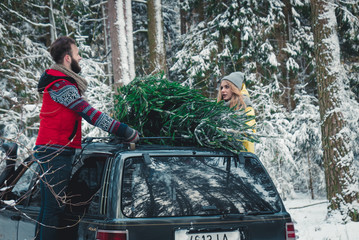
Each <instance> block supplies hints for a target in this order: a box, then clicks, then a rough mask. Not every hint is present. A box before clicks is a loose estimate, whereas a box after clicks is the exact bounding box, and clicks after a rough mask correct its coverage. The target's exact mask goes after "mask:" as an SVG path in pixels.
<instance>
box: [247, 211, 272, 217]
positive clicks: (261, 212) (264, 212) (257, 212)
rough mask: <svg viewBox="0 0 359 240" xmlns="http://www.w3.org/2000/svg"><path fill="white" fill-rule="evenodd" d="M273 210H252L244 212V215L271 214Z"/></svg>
mask: <svg viewBox="0 0 359 240" xmlns="http://www.w3.org/2000/svg"><path fill="white" fill-rule="evenodd" d="M273 213H275V211H253V212H246V215H254V216H255V215H265V214H273Z"/></svg>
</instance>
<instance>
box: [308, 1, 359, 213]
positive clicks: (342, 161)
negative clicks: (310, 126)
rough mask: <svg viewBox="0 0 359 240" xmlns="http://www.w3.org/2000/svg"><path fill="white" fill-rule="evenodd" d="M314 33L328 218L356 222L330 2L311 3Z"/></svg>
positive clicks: (354, 196) (332, 9)
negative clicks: (339, 216)
mask: <svg viewBox="0 0 359 240" xmlns="http://www.w3.org/2000/svg"><path fill="white" fill-rule="evenodd" d="M311 7H312V21H313V23H312V26H313V32H314V44H315V50H314V51H315V61H316V70H315V71H316V78H317V85H318V95H319V109H320V118H321V124H322V125H321V132H322V147H323V152H324V154H323V162H324V170H325V179H326V187H327V198H328V200H329V201H330V208H328V210H329V214H330V213H331V211H332V210H340V212H341V214H342V215H343V220H346V219H347V217H348V216H350V217H351V218H352V219H353V220H358V212H357V210H355V209H354V208H353V206H352V205H351V203H353V202H354V201H357V199H358V192H357V191H356V190H354V189H356V188H357V186H356V185H357V181H356V178H355V177H354V174H353V172H352V167H353V158H354V157H353V153H352V151H351V149H350V146H349V144H348V143H349V140H350V139H349V137H348V135H347V134H346V132H345V126H346V123H345V120H344V118H343V113H342V110H343V108H342V104H341V102H343V101H345V99H342V97H343V95H344V94H343V95H342V94H340V91H341V90H343V88H344V84H343V72H344V68H343V66H342V65H341V62H340V46H339V38H338V33H337V32H336V29H337V21H336V17H335V9H334V2H333V0H329V1H326V0H311Z"/></svg>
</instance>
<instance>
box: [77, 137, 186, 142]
mask: <svg viewBox="0 0 359 240" xmlns="http://www.w3.org/2000/svg"><path fill="white" fill-rule="evenodd" d="M188 139H189V138H187V137H161V136H160V137H140V141H141V140H142V141H145V140H148V141H151V140H188ZM96 140H97V141H96ZM95 141H96V142H109V143H116V144H119V143H126V142H125V139H124V138H122V137H114V136H110V137H86V138H84V139H83V140H82V143H92V142H95Z"/></svg>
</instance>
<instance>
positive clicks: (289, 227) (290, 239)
mask: <svg viewBox="0 0 359 240" xmlns="http://www.w3.org/2000/svg"><path fill="white" fill-rule="evenodd" d="M285 239H286V240H295V230H294V223H292V222H290V223H286V224H285Z"/></svg>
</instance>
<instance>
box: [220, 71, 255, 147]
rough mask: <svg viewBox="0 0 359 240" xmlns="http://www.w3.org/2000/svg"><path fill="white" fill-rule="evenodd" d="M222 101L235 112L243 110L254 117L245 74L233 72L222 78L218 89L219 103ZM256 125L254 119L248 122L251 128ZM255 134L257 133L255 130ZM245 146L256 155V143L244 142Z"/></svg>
mask: <svg viewBox="0 0 359 240" xmlns="http://www.w3.org/2000/svg"><path fill="white" fill-rule="evenodd" d="M222 100H224V101H225V102H226V104H227V105H228V107H230V108H234V109H235V110H239V109H243V110H244V111H245V112H246V113H247V115H249V116H254V109H253V107H252V103H251V101H250V98H249V94H248V91H247V89H246V86H245V84H244V74H243V73H241V72H233V73H231V74H229V75H228V76H225V77H223V78H222V80H221V85H220V87H219V89H218V96H217V102H220V101H222ZM255 123H256V122H255V120H254V119H253V120H251V121H249V122H247V124H248V125H249V126H253V125H254V124H255ZM253 132H255V130H254V129H253ZM243 146H244V147H245V148H246V149H247V151H248V152H251V153H254V143H252V142H249V141H243Z"/></svg>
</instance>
